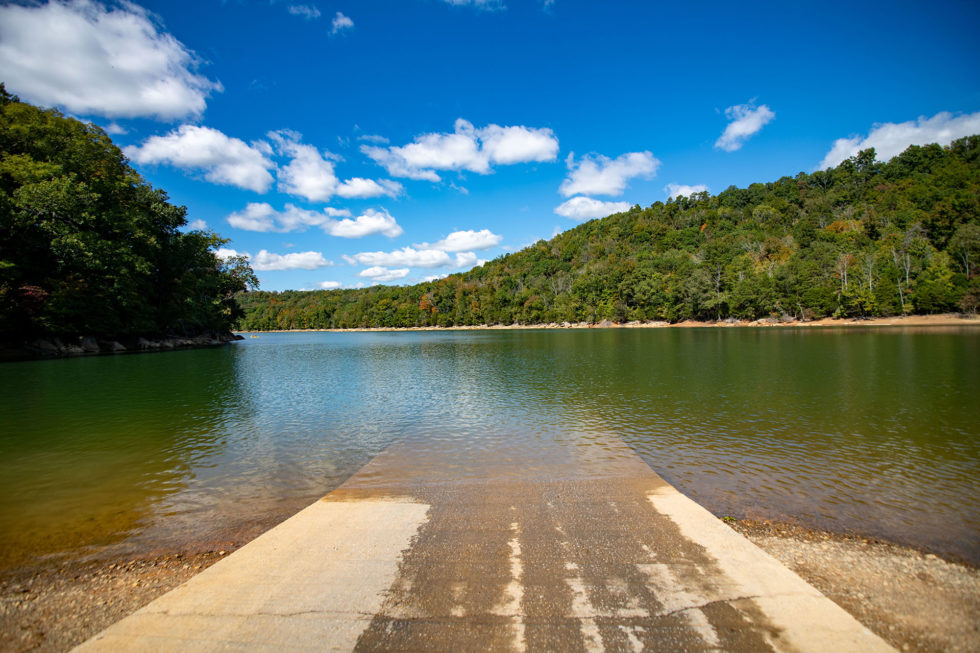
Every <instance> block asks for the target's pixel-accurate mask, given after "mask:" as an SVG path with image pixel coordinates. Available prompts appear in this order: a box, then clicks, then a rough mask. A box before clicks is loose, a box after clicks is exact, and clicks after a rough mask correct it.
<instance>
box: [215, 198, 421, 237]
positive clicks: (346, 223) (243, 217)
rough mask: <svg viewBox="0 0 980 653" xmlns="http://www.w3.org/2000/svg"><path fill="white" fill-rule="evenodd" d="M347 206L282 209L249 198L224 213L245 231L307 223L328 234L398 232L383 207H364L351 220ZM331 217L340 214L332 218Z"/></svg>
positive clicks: (282, 229)
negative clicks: (247, 200) (245, 203)
mask: <svg viewBox="0 0 980 653" xmlns="http://www.w3.org/2000/svg"><path fill="white" fill-rule="evenodd" d="M350 217H351V212H350V211H348V210H347V209H335V208H333V207H330V206H328V207H326V208H324V209H323V210H322V211H312V210H310V209H301V208H299V207H297V206H294V205H292V204H286V206H285V208H284V209H283V210H282V211H276V210H275V209H274V208H272V206H271V205H270V204H267V203H265V202H250V203H249V204H248V205H246V207H245V210H243V211H237V212H235V213H232V214H231V215H229V216H228V224H230V225H231V226H232V227H235V228H236V229H243V230H245V231H278V232H283V233H285V232H289V231H305V230H306V229H307V228H308V227H320V228H321V229H323V231H324V232H326V233H328V234H330V235H331V236H338V237H340V238H362V237H363V236H370V235H373V234H383V235H385V236H388V237H389V238H395V237H396V236H400V235H402V233H403V232H402V228H401V227H400V226H399V225H398V223H397V222H396V221H395V219H394V218H393V217H392V216H391V214H389V213H388V212H387V211H386V210H384V209H381V211H376V210H374V209H368V210H366V211H365V212H364V213H362V214H361V215H359V216H357V217H356V218H354V219H353V220H351V219H350ZM334 218H343V219H341V220H336V219H334Z"/></svg>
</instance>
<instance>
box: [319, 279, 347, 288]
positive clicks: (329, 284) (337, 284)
mask: <svg viewBox="0 0 980 653" xmlns="http://www.w3.org/2000/svg"><path fill="white" fill-rule="evenodd" d="M343 285H344V284H342V283H340V282H339V281H321V282H320V283H318V284H317V286H319V287H320V288H322V289H323V290H336V289H337V288H340V287H341V286H343Z"/></svg>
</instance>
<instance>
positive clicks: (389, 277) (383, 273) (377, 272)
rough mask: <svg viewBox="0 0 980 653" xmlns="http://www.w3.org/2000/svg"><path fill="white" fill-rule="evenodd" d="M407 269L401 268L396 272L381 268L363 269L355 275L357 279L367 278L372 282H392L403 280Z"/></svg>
mask: <svg viewBox="0 0 980 653" xmlns="http://www.w3.org/2000/svg"><path fill="white" fill-rule="evenodd" d="M408 272H409V270H408V268H401V269H398V270H392V269H389V268H386V267H382V266H375V267H370V268H365V269H363V270H361V271H360V272H358V273H357V276H359V277H367V278H368V279H372V280H373V281H377V282H381V281H394V280H395V279H404V278H405V277H407V276H408Z"/></svg>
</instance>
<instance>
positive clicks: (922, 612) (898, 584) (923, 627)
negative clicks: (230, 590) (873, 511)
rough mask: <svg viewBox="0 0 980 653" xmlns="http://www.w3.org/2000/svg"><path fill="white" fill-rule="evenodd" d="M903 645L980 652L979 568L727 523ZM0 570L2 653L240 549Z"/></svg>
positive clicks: (83, 633) (76, 628)
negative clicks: (13, 570) (2, 571)
mask: <svg viewBox="0 0 980 653" xmlns="http://www.w3.org/2000/svg"><path fill="white" fill-rule="evenodd" d="M725 521H726V523H728V524H729V525H730V526H731V527H732V528H734V529H735V530H736V531H738V532H740V533H742V534H743V535H744V536H746V537H747V538H748V539H750V540H751V541H752V542H754V543H755V544H756V545H757V546H759V547H761V548H762V549H763V550H765V551H766V552H768V553H769V554H770V555H772V556H773V557H775V558H776V559H778V560H779V561H781V562H782V563H783V564H785V565H786V566H788V567H789V568H790V569H792V570H793V571H795V572H796V573H797V574H799V575H800V576H802V577H803V578H804V579H805V580H807V581H808V582H809V583H811V584H812V585H813V586H814V587H816V588H817V589H819V590H820V591H821V592H823V593H824V594H825V595H826V596H828V597H829V598H830V599H832V600H833V601H835V602H836V603H837V604H838V605H840V606H841V607H843V608H845V609H846V610H847V611H848V612H850V613H851V614H852V615H854V616H855V617H856V618H857V619H858V620H859V621H860V622H861V623H863V624H864V625H866V626H868V627H869V628H870V629H871V630H872V631H874V632H875V633H877V634H878V635H880V636H881V637H883V638H884V639H885V640H886V641H888V642H889V643H891V644H892V645H893V646H895V647H896V648H897V649H899V650H902V651H929V652H931V651H980V621H978V620H977V615H980V570H978V569H977V568H976V567H972V566H970V565H966V564H962V563H959V562H955V561H948V560H943V559H942V558H940V557H938V556H935V555H933V554H930V553H925V552H922V551H918V550H916V549H912V548H909V547H904V546H899V545H896V544H892V543H888V542H882V541H880V540H875V539H870V538H862V537H859V536H851V535H839V534H833V533H827V532H823V531H814V530H811V529H807V528H804V527H801V526H797V525H793V524H786V523H779V522H770V521H755V520H733V519H726V520H725ZM242 544H244V542H240V543H237V544H230V545H229V546H227V547H226V548H225V549H223V550H220V551H208V552H204V553H196V554H181V553H172V554H167V555H160V556H154V557H146V558H139V559H129V560H124V561H118V560H117V561H105V560H103V561H88V562H74V563H70V564H66V565H62V566H52V567H42V568H37V569H33V570H21V571H18V572H7V573H5V574H3V575H0V634H2V636H0V651H67V650H69V649H71V648H72V647H73V646H75V645H77V644H80V643H81V642H83V641H85V640H87V639H88V638H90V637H92V636H93V635H95V634H96V633H98V632H100V631H101V630H103V629H105V628H106V627H108V626H109V625H111V624H113V623H115V622H116V621H118V620H119V619H122V618H123V617H125V616H127V615H129V614H131V613H133V612H135V611H136V610H138V609H139V608H140V607H142V606H144V605H146V604H147V603H149V602H150V601H152V600H153V599H155V598H157V597H158V596H160V595H162V594H164V593H166V592H168V591H170V590H171V589H173V588H175V587H177V586H178V585H180V584H181V583H183V582H185V581H187V580H188V579H189V578H191V577H192V576H194V575H195V574H197V573H199V572H200V571H202V570H203V569H206V568H207V567H209V566H210V565H211V564H213V563H215V562H217V561H218V560H220V559H221V558H222V557H223V556H224V555H227V554H228V553H230V552H231V551H232V550H234V549H235V548H237V547H238V546H240V545H242Z"/></svg>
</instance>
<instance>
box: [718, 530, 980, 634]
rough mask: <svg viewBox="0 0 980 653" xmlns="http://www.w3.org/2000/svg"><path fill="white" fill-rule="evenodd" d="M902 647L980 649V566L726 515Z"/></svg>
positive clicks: (885, 544) (744, 532)
mask: <svg viewBox="0 0 980 653" xmlns="http://www.w3.org/2000/svg"><path fill="white" fill-rule="evenodd" d="M726 522H727V523H728V524H729V525H730V526H731V527H732V528H734V529H735V530H737V531H738V532H740V533H742V535H745V536H746V537H747V538H748V539H749V540H751V541H752V542H753V543H755V544H756V545H757V546H758V547H760V548H761V549H763V550H764V551H766V552H767V553H769V555H771V556H773V557H774V558H776V559H777V560H779V561H780V562H782V563H783V564H784V565H786V566H787V567H789V568H790V569H792V570H793V571H795V572H796V573H797V574H799V575H800V576H801V577H802V578H803V579H805V580H806V581H807V582H808V583H810V584H811V585H813V586H814V587H816V588H817V589H818V590H820V591H821V592H823V594H824V595H825V596H827V597H828V598H830V599H831V600H832V601H834V602H835V603H837V604H838V605H839V606H841V607H842V608H844V609H845V610H847V611H848V612H850V613H851V614H852V615H854V617H855V618H856V619H857V620H858V621H860V622H861V623H862V624H864V625H865V626H867V627H868V628H870V629H871V630H872V631H874V632H875V633H877V634H878V635H879V636H880V637H882V638H883V639H885V640H886V641H887V642H889V643H890V644H891V645H892V646H894V647H895V648H897V649H898V650H900V651H924V652H925V651H929V652H932V651H937V652H938V651H964V652H965V651H980V620H978V619H977V616H978V615H980V570H978V569H977V568H976V567H972V566H969V565H966V564H960V563H958V562H952V561H947V560H943V559H942V558H940V557H938V556H936V555H933V554H931V553H924V552H922V551H918V550H916V549H912V548H908V547H903V546H899V545H896V544H891V543H889V542H882V541H880V540H875V539H872V538H864V537H860V536H852V535H838V534H833V533H826V532H822V531H814V530H810V529H808V528H804V527H801V526H796V525H793V524H785V523H777V522H770V521H754V520H726Z"/></svg>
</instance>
